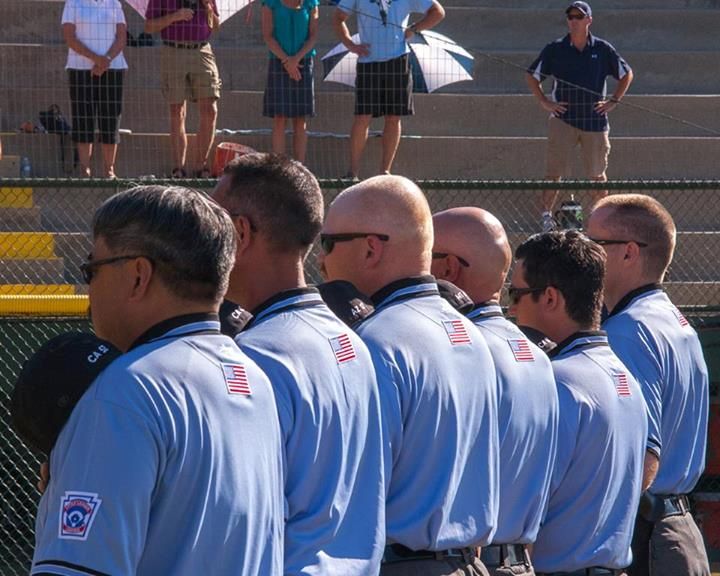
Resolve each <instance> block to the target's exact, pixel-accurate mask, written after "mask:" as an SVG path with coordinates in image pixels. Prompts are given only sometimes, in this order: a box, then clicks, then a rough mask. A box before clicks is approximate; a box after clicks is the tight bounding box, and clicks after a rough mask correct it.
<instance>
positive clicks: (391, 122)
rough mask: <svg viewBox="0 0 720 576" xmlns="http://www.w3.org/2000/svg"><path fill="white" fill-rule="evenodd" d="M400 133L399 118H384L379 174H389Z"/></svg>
mask: <svg viewBox="0 0 720 576" xmlns="http://www.w3.org/2000/svg"><path fill="white" fill-rule="evenodd" d="M401 133H402V125H401V122H400V116H385V128H384V130H383V136H382V164H381V165H380V173H381V174H382V173H386V174H389V173H390V168H392V163H393V160H395V153H396V152H397V149H398V145H399V144H400V134H401Z"/></svg>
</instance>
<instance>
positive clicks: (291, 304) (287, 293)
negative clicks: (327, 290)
mask: <svg viewBox="0 0 720 576" xmlns="http://www.w3.org/2000/svg"><path fill="white" fill-rule="evenodd" d="M322 303H323V299H322V298H321V297H320V292H319V291H318V289H317V288H314V287H311V286H306V287H303V288H292V289H290V290H283V291H282V292H278V293H277V294H275V295H274V296H271V297H270V298H268V299H267V300H265V302H263V303H261V304H260V305H258V306H256V307H255V309H253V311H252V315H253V320H252V324H253V325H254V324H257V323H258V322H260V320H262V319H264V318H267V317H268V316H271V315H273V314H277V313H279V312H281V311H284V310H288V309H291V308H305V307H307V306H317V305H318V304H322Z"/></svg>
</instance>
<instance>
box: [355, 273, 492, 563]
mask: <svg viewBox="0 0 720 576" xmlns="http://www.w3.org/2000/svg"><path fill="white" fill-rule="evenodd" d="M373 303H374V304H375V312H374V314H372V315H371V316H369V317H368V318H367V319H366V320H365V321H364V322H363V323H362V324H361V325H360V327H359V328H358V333H359V334H360V336H361V337H362V339H363V340H364V341H365V343H366V344H367V345H368V348H369V349H370V353H371V354H372V357H373V362H374V363H375V370H376V371H377V375H378V385H379V386H380V391H381V395H382V401H383V418H384V425H385V429H386V434H387V439H388V440H389V442H390V446H391V452H390V454H389V458H388V459H387V466H388V470H390V469H391V470H392V472H391V476H390V474H389V476H390V477H389V479H390V484H389V487H388V494H387V505H386V524H387V541H388V543H390V544H392V543H398V544H403V545H404V546H407V547H408V548H411V549H413V550H446V549H448V548H458V547H464V546H476V545H484V544H487V543H488V542H490V539H491V538H492V535H493V532H494V528H495V523H496V520H497V506H498V492H497V482H498V478H497V476H498V473H497V469H498V428H497V392H496V390H497V380H496V377H495V366H494V365H493V361H492V357H491V356H490V351H489V350H488V347H487V344H486V343H485V341H484V339H483V338H482V336H481V335H480V333H479V332H478V331H477V330H476V329H475V328H474V326H473V325H472V323H471V322H470V321H469V320H468V319H467V318H465V317H463V316H462V315H461V314H460V313H459V312H457V311H456V310H454V309H453V308H452V307H451V306H450V304H448V303H447V302H445V301H444V300H443V299H442V298H441V297H440V294H439V292H438V289H437V284H435V282H434V278H433V277H432V276H422V277H418V278H409V279H406V280H401V281H398V282H393V283H392V284H390V285H389V286H387V287H385V288H384V289H382V290H381V291H380V292H379V293H377V294H375V295H374V296H373Z"/></svg>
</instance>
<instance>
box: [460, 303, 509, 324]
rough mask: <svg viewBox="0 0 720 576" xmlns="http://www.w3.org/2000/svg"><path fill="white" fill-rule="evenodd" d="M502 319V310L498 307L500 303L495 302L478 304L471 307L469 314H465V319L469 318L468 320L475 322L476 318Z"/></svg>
mask: <svg viewBox="0 0 720 576" xmlns="http://www.w3.org/2000/svg"><path fill="white" fill-rule="evenodd" d="M497 316H499V317H502V316H503V313H502V308H501V307H500V303H499V302H496V301H495V300H488V301H486V302H480V303H479V304H475V306H473V309H472V310H470V312H468V313H467V317H468V318H470V320H475V319H476V318H491V317H497Z"/></svg>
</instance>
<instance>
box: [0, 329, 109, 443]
mask: <svg viewBox="0 0 720 576" xmlns="http://www.w3.org/2000/svg"><path fill="white" fill-rule="evenodd" d="M121 354H122V353H121V352H120V351H119V350H118V349H117V348H115V347H114V346H113V345H112V344H110V343H109V342H105V341H104V340H101V339H99V338H97V337H96V336H94V335H93V334H90V333H87V332H67V333H65V334H61V335H60V336H56V337H55V338H52V339H50V340H48V341H47V342H46V343H45V344H43V345H42V346H41V347H40V349H39V350H38V351H37V352H35V354H33V355H32V356H31V357H30V358H29V359H28V360H27V361H26V362H25V364H24V365H23V368H22V370H21V371H20V375H19V376H18V379H17V382H16V383H15V388H14V390H13V392H12V395H11V397H10V415H11V417H12V423H13V426H14V427H15V430H16V431H17V433H18V434H19V435H20V437H21V438H22V439H23V440H25V442H27V443H28V444H29V445H30V446H32V447H33V448H35V449H36V450H40V451H42V452H45V453H46V454H49V453H50V450H52V447H53V446H54V445H55V441H56V440H57V437H58V435H59V434H60V431H61V430H62V428H63V426H64V425H65V423H66V422H67V420H68V418H69V417H70V414H71V413H72V411H73V408H75V405H76V404H77V402H78V400H80V398H81V397H82V395H83V394H84V393H85V391H86V390H87V389H88V388H89V387H90V385H91V384H92V383H93V382H94V381H95V378H97V377H98V375H99V374H100V373H101V372H102V371H103V370H104V369H105V368H106V367H107V366H108V365H109V364H110V363H111V362H112V361H113V360H115V358H117V357H118V356H120V355H121ZM88 432H89V433H91V431H88Z"/></svg>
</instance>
